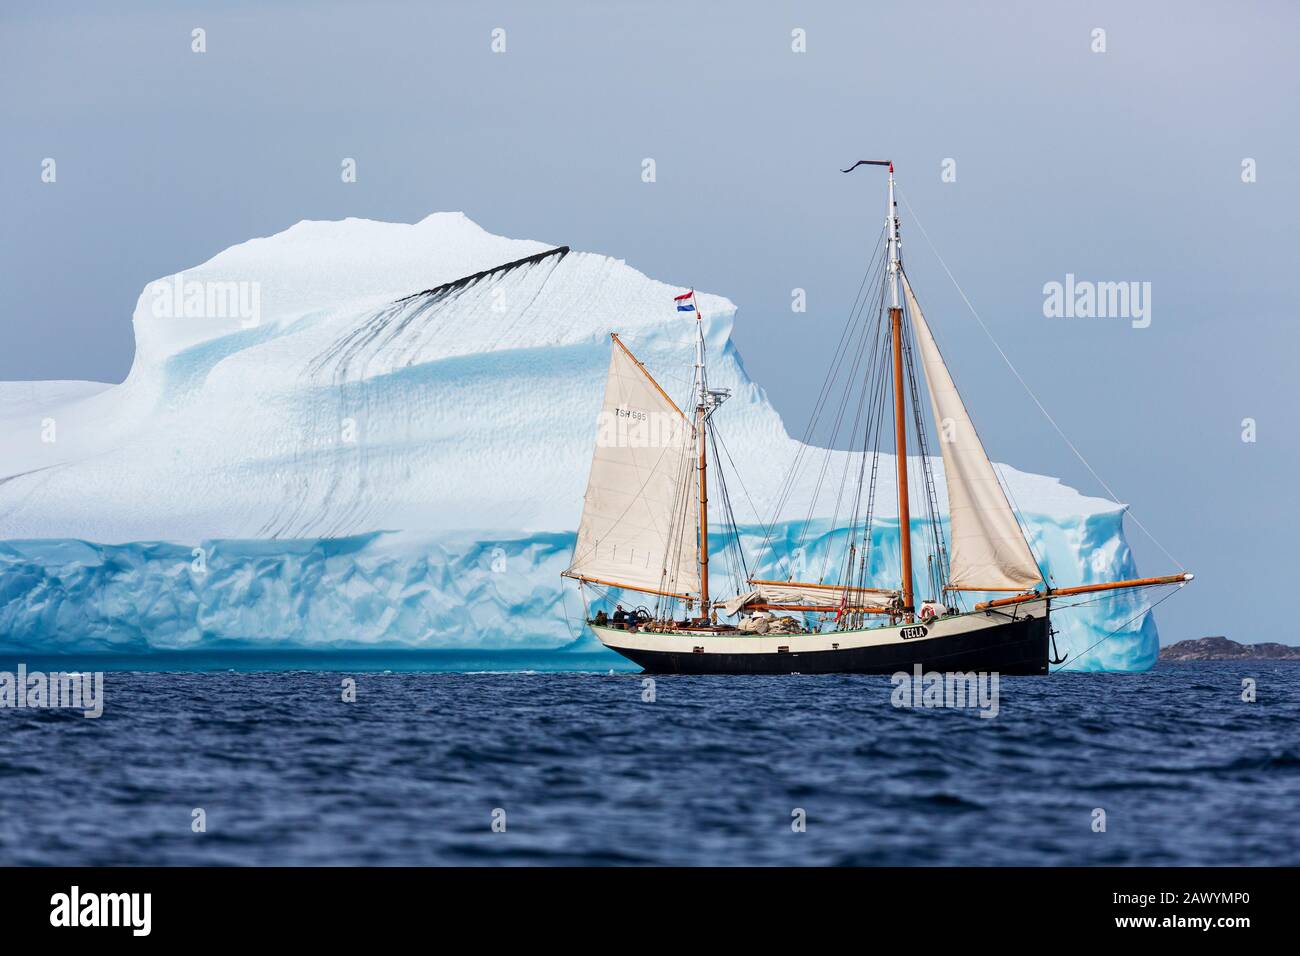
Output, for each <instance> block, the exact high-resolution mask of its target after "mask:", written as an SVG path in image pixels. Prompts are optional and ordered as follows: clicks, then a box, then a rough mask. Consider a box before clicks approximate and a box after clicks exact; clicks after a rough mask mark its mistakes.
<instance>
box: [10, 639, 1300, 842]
mask: <svg viewBox="0 0 1300 956" xmlns="http://www.w3.org/2000/svg"><path fill="white" fill-rule="evenodd" d="M113 660H114V662H115V663H116V664H117V665H119V666H121V667H127V668H136V669H127V670H121V669H119V670H112V671H110V672H108V673H107V674H106V676H105V697H106V703H105V709H104V715H103V716H102V717H101V718H100V719H98V720H89V719H86V718H84V717H82V716H80V715H79V714H77V713H74V712H69V711H53V710H30V709H29V710H15V709H5V710H0V864H6V865H8V864H308V865H310V864H331V865H346V864H722V865H778V864H796V865H798V864H893V865H910V864H926V865H933V864H1069V865H1090V864H1211V865H1214V864H1246V865H1250V864H1267V863H1272V864H1290V865H1295V864H1300V835H1297V829H1296V827H1295V825H1294V824H1295V821H1294V814H1295V808H1296V806H1298V805H1300V734H1298V733H1297V727H1298V726H1300V724H1297V717H1300V666H1296V665H1294V664H1286V663H1271V664H1269V663H1260V664H1240V663H1204V664H1171V665H1161V666H1159V667H1157V668H1156V669H1155V670H1154V671H1151V672H1149V673H1145V674H1136V675H1118V674H1057V675H1053V676H1051V677H1049V678H1004V679H1002V680H1001V682H1000V687H999V690H1000V699H999V712H998V715H997V716H996V717H995V718H993V719H983V718H980V717H979V716H978V714H979V711H978V710H975V709H970V710H958V709H931V710H906V709H900V708H896V707H894V706H892V704H891V701H890V697H891V691H892V689H893V688H892V685H891V683H890V680H889V678H887V677H849V676H830V677H812V676H808V677H781V678H763V677H748V678H719V677H659V678H656V679H655V681H654V684H653V690H654V700H653V701H652V702H648V701H646V700H644V699H643V697H644V696H645V694H646V691H647V685H646V684H645V683H644V679H643V678H642V677H641V676H640V675H639V674H638V673H636V672H635V669H629V667H628V666H627V665H626V664H625V663H624V662H621V659H619V658H616V657H614V656H612V655H610V654H607V653H604V652H601V653H594V654H549V655H526V654H491V653H486V654H478V655H456V654H433V655H421V654H403V655H384V654H370V655H356V654H339V655H333V656H330V655H301V654H289V655H278V656H277V655H269V654H268V655H256V656H250V655H249V654H247V653H230V654H224V655H223V654H221V653H215V652H214V653H210V654H207V655H205V656H204V657H203V658H193V657H189V658H184V659H180V660H172V661H168V660H162V661H160V660H159V659H156V658H154V659H150V660H149V661H148V662H146V663H142V662H140V661H131V660H121V659H113ZM14 663H15V662H13V661H5V662H0V669H10V670H12V669H13V668H14ZM25 663H26V664H27V665H28V667H29V668H32V669H47V670H54V669H60V668H62V669H73V668H82V667H84V668H86V669H94V668H100V669H106V664H107V662H106V661H105V660H99V661H96V660H93V659H78V660H77V661H75V662H73V661H67V660H63V661H57V660H37V659H26V660H25ZM145 666H150V667H159V666H161V667H169V668H174V670H172V671H170V672H158V671H156V670H144V669H139V668H143V667H145ZM180 667H185V668H187V669H186V670H184V671H181V670H178V668H180ZM611 668H612V669H613V670H614V673H612V674H611V673H610V670H611ZM385 671H387V672H385ZM345 677H352V678H354V679H355V681H356V688H357V699H356V701H355V702H353V703H345V702H343V700H342V699H341V698H342V690H341V685H342V682H343V680H344V678H345ZM1243 677H1250V678H1253V679H1254V680H1255V681H1256V685H1257V690H1256V693H1257V696H1258V699H1257V700H1256V701H1255V702H1254V703H1245V702H1243V701H1242V699H1241V695H1242V679H1243ZM196 808H201V809H202V810H203V811H204V813H205V815H206V832H203V833H195V832H193V830H192V820H193V811H194V810H195V809H196ZM1097 808H1100V809H1102V810H1104V811H1105V815H1106V818H1105V819H1106V829H1105V832H1094V829H1093V827H1094V822H1093V821H1094V810H1095V809H1097ZM796 810H802V811H803V812H804V814H805V816H806V829H805V831H804V832H795V831H794V830H793V829H792V825H791V824H792V821H793V820H794V819H795V817H794V816H792V814H794V813H795V812H796ZM494 811H504V822H505V829H504V832H494V831H493V829H492V823H493V819H494ZM497 818H498V819H500V818H501V815H500V814H499V813H498V814H497Z"/></svg>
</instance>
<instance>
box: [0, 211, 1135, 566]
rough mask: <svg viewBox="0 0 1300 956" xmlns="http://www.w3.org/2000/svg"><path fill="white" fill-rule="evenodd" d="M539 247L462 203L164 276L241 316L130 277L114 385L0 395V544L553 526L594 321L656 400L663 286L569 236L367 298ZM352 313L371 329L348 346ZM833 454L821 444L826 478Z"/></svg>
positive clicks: (746, 449) (768, 487) (730, 318)
mask: <svg viewBox="0 0 1300 956" xmlns="http://www.w3.org/2000/svg"><path fill="white" fill-rule="evenodd" d="M551 247H552V246H551V244H549V243H542V242H533V241H523V240H513V239H506V238H503V237H500V236H494V235H492V234H490V233H487V232H485V231H484V230H483V229H481V228H479V227H478V226H477V225H476V224H474V223H473V222H471V221H470V220H469V219H467V218H466V217H465V216H464V215H463V214H461V213H436V214H434V215H431V216H429V217H427V218H426V219H424V220H422V221H420V222H419V223H416V224H415V225H405V224H397V223H381V222H373V221H369V220H358V219H348V220H344V221H342V222H300V223H298V224H297V225H295V226H293V227H291V228H289V229H286V230H285V231H284V232H281V233H278V234H276V235H274V236H270V237H268V238H263V239H253V240H250V241H248V242H245V243H242V244H240V245H237V246H233V247H231V248H230V249H227V250H226V251H224V252H222V253H220V254H219V255H217V256H215V257H213V258H212V259H210V260H208V261H207V262H205V263H204V264H203V265H201V266H198V267H196V268H193V269H188V270H185V272H184V273H183V274H182V275H183V281H184V282H186V283H191V282H200V283H205V284H218V283H228V282H236V283H241V282H242V283H254V282H255V283H257V284H258V286H259V287H260V296H261V303H260V304H261V317H260V323H259V324H258V325H257V326H256V327H252V328H244V327H243V323H241V322H240V321H239V319H238V318H185V317H176V318H172V317H165V318H159V317H155V315H154V314H153V311H152V310H153V304H154V301H155V293H154V291H153V290H154V286H153V285H152V284H151V286H150V287H147V288H146V289H145V291H144V292H142V293H141V296H140V299H139V301H138V302H137V305H136V310H135V315H134V319H133V322H134V328H135V338H136V358H135V363H134V365H133V367H132V369H131V372H130V375H129V376H128V377H127V380H126V381H125V382H123V383H122V384H120V385H116V386H109V387H99V388H96V387H95V385H94V383H58V386H57V387H56V385H55V383H39V384H38V383H5V385H4V386H3V387H2V388H0V397H3V398H4V399H5V410H4V412H3V414H2V415H0V449H3V454H4V458H3V465H2V466H0V538H31V537H46V538H47V537H64V538H82V539H88V540H93V541H100V542H128V541H139V540H173V541H189V540H198V539H205V538H268V537H270V538H283V537H292V538H311V537H327V536H340V535H349V534H357V533H362V532H367V531H372V530H406V531H425V532H427V531H435V530H437V531H448V530H465V529H484V528H497V529H499V528H508V529H512V530H518V531H535V530H569V529H572V528H573V527H574V526H575V525H576V523H577V518H578V515H579V513H580V511H581V500H582V493H583V490H584V488H585V485H586V479H587V470H588V466H589V463H590V454H591V447H592V442H593V439H594V435H595V428H596V422H595V415H596V410H597V409H598V407H599V403H600V393H601V390H602V388H603V386H604V369H605V365H606V363H607V361H608V349H609V348H610V343H609V333H610V332H611V331H617V332H619V333H620V334H621V335H622V337H623V340H624V341H625V342H626V343H627V344H628V346H629V347H630V348H631V349H632V350H633V351H634V352H635V353H636V354H637V356H638V358H640V359H641V361H642V362H644V363H645V364H646V366H647V367H648V368H649V369H650V370H651V371H652V373H653V374H655V375H656V377H657V378H658V379H659V380H660V382H661V383H662V384H663V386H664V387H665V389H667V390H668V391H669V393H670V394H672V395H673V396H674V397H676V398H681V397H682V394H683V392H684V391H685V390H686V389H687V387H688V379H689V375H690V365H691V362H692V361H693V359H692V348H693V346H692V342H693V335H694V328H693V322H692V321H691V320H690V319H689V318H687V317H681V316H679V313H677V312H676V311H675V310H674V309H673V305H672V296H673V295H675V294H677V293H679V292H680V291H682V289H681V287H679V286H673V285H667V284H665V283H662V282H658V281H656V280H653V279H650V278H648V277H646V276H645V275H643V274H642V273H640V272H638V271H636V270H635V269H633V268H632V267H630V266H628V265H627V264H626V263H624V262H622V261H621V260H615V259H611V258H609V257H607V256H602V255H596V254H592V253H580V252H574V253H570V254H569V255H567V256H565V257H563V258H559V257H553V258H551V259H546V260H543V261H542V262H539V263H536V264H533V265H531V266H528V267H524V268H520V269H516V270H513V271H511V272H509V273H506V274H504V275H500V276H495V277H493V276H489V277H488V278H486V279H484V280H482V281H480V282H478V283H475V284H474V285H472V286H470V287H468V288H466V289H463V290H461V291H460V292H458V293H456V294H455V295H453V296H452V297H450V298H449V299H445V300H443V301H442V302H440V303H437V304H435V305H433V306H431V307H429V308H427V309H426V310H424V311H419V310H417V309H415V308H408V309H407V310H406V313H407V314H403V313H402V310H400V309H398V310H392V311H396V312H397V313H398V314H396V315H392V314H390V313H389V312H386V311H385V309H386V307H388V306H390V305H391V303H393V302H394V301H395V300H397V299H399V298H401V297H403V296H408V295H410V294H412V293H416V292H420V291H422V290H424V289H428V288H431V287H433V286H436V285H439V284H441V283H445V282H449V281H451V280H455V279H458V278H461V277H463V276H467V275H470V274H473V273H476V272H480V271H482V270H486V269H490V268H492V267H494V266H497V265H500V264H503V263H506V262H510V261H514V260H517V259H521V258H524V257H526V256H530V255H533V254H535V253H538V252H543V251H545V250H546V249H548V248H551ZM172 278H173V277H166V278H165V279H164V280H161V281H163V282H166V283H170V282H171V281H172ZM699 298H700V304H701V311H702V313H703V315H704V317H705V323H706V330H707V337H708V342H709V349H710V361H711V368H710V375H711V382H712V383H713V384H716V385H720V386H724V387H729V388H731V389H732V390H733V392H734V397H733V399H732V400H731V401H730V402H729V403H728V404H727V405H726V406H725V407H724V409H723V411H722V412H720V413H719V426H720V427H721V428H722V429H723V434H724V436H725V440H726V443H727V446H728V448H729V449H730V451H731V453H732V455H733V456H734V457H735V459H736V464H737V466H738V469H739V470H740V472H741V476H742V478H743V481H744V484H745V487H746V488H747V489H748V490H749V492H750V494H751V495H752V496H753V504H754V509H755V510H756V511H757V513H758V514H760V515H761V516H762V518H763V520H764V521H766V520H768V519H770V518H771V517H772V515H771V510H770V509H771V507H772V502H773V500H774V497H775V493H776V492H777V490H778V487H779V485H780V483H781V481H782V479H783V478H784V476H785V473H786V471H787V470H788V466H789V463H790V462H791V460H792V459H793V457H794V454H795V451H796V449H797V448H798V444H797V442H796V441H795V440H794V439H792V438H791V437H790V436H789V434H787V432H786V429H785V427H784V425H783V423H782V421H781V419H780V417H779V416H778V414H777V413H776V411H775V410H774V409H773V408H772V406H771V404H770V403H769V402H768V400H767V397H766V395H765V394H764V392H763V390H762V388H761V387H759V386H758V385H757V384H755V383H754V382H752V381H750V379H749V378H748V376H747V375H746V373H745V371H744V368H743V366H742V364H741V363H740V361H739V356H738V355H737V353H736V351H735V349H734V347H733V346H732V345H731V344H730V334H731V329H732V324H733V322H734V321H735V317H736V307H735V306H734V305H733V304H732V303H731V302H730V301H729V300H727V299H725V298H722V297H721V296H716V295H709V294H701V295H700V297H699ZM403 323H405V324H404V326H403V327H401V328H400V330H397V327H398V326H399V325H402V324H403ZM372 327H382V328H383V330H384V331H383V333H382V334H380V335H376V336H375V337H374V338H373V339H370V340H367V339H366V336H367V335H368V334H369V332H370V330H371V329H372ZM390 332H391V334H390ZM350 335H351V336H352V339H351V340H349V338H348V337H349V336H350ZM340 343H342V346H341V347H340ZM16 394H18V395H25V396H26V397H25V398H24V399H23V400H22V401H19V402H15V401H13V396H14V395H16ZM51 421H52V422H53V425H54V428H55V432H54V435H53V440H49V439H50V437H51V436H50V435H49V433H48V424H49V422H51ZM43 423H44V424H43ZM345 438H353V439H354V440H352V441H347V440H345ZM846 454H847V453H846ZM809 459H810V461H811V462H812V465H811V466H810V467H806V468H804V469H803V474H802V475H801V479H802V480H801V484H802V486H803V488H804V491H805V493H804V494H800V490H799V489H796V491H795V493H794V494H792V495H791V496H790V505H789V511H790V514H791V515H794V514H798V515H802V514H803V513H804V512H805V511H806V508H807V504H808V497H809V495H810V494H811V483H812V481H813V480H814V479H815V475H816V473H817V471H818V470H819V469H820V466H821V461H822V456H821V454H820V453H818V454H817V455H815V456H809ZM841 462H842V458H841V456H839V455H836V456H834V459H833V460H832V463H831V465H830V469H829V473H830V474H832V475H836V474H838V473H839V472H840V470H841V469H842V467H843V465H842V463H841ZM936 465H937V466H938V470H937V472H936V474H938V475H940V476H941V475H942V471H941V468H942V466H941V465H940V464H939V463H937V462H936ZM892 473H893V467H892V465H889V466H888V467H885V466H884V465H882V468H881V474H882V475H883V476H884V480H883V481H882V483H881V484H880V485H879V491H878V494H877V502H878V509H877V510H878V514H880V515H881V516H882V517H889V516H891V515H893V514H895V510H894V509H893V504H892V502H893V497H894V494H893V488H892V485H891V484H890V482H891V481H892V478H891V477H890V476H891V475H892ZM1003 474H1004V475H1005V477H1006V480H1007V482H1008V484H1009V485H1010V487H1011V489H1012V491H1013V494H1014V496H1015V499H1016V501H1017V502H1018V504H1019V505H1020V507H1021V508H1022V509H1024V511H1025V512H1026V513H1032V514H1040V515H1049V516H1057V517H1059V516H1067V515H1073V516H1080V515H1087V514H1097V513H1100V512H1106V511H1114V510H1115V509H1116V508H1118V507H1119V506H1117V505H1115V504H1114V503H1112V502H1108V501H1102V500H1099V499H1095V498H1086V497H1083V496H1081V495H1079V494H1078V493H1077V492H1075V491H1074V490H1073V489H1071V488H1069V487H1067V486H1065V485H1062V484H1061V483H1060V482H1059V481H1058V480H1057V479H1055V478H1048V477H1043V476H1040V475H1032V474H1027V473H1024V472H1019V471H1016V470H1014V469H1010V468H1004V470H1003ZM939 484H940V491H941V492H942V481H941V480H940V482H939ZM941 504H942V502H941ZM827 507H829V505H828V506H827ZM742 508H743V509H745V510H747V506H746V505H742ZM738 517H740V518H741V519H742V520H747V519H754V514H753V513H752V512H751V513H749V514H740V513H738Z"/></svg>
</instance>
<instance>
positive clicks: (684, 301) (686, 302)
mask: <svg viewBox="0 0 1300 956" xmlns="http://www.w3.org/2000/svg"><path fill="white" fill-rule="evenodd" d="M694 298H695V290H694V289H692V290H691V291H690V292H684V293H682V294H681V295H675V296H673V301H674V302H676V303H677V311H678V312H694V311H695V303H694V302H692V301H691V300H692V299H694Z"/></svg>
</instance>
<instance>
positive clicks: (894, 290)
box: [885, 162, 914, 621]
mask: <svg viewBox="0 0 1300 956" xmlns="http://www.w3.org/2000/svg"><path fill="white" fill-rule="evenodd" d="M885 228H886V229H887V230H888V234H889V299H890V306H889V326H890V333H891V335H892V336H893V340H894V445H895V452H896V455H895V459H896V465H897V468H898V542H899V547H900V550H901V551H902V559H903V561H902V563H903V587H902V591H903V615H904V617H905V618H906V619H907V620H909V621H910V620H911V618H912V611H913V609H914V605H913V601H912V510H911V504H910V500H909V496H908V491H907V415H906V406H905V404H904V392H903V310H902V308H901V307H900V306H899V304H898V270H899V256H898V247H899V238H898V207H897V206H896V205H895V203H894V164H893V163H892V162H891V163H890V164H889V218H888V219H886V220H885Z"/></svg>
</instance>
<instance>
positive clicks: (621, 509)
mask: <svg viewBox="0 0 1300 956" xmlns="http://www.w3.org/2000/svg"><path fill="white" fill-rule="evenodd" d="M613 342H614V344H613V348H612V350H611V352H612V354H611V355H610V360H609V377H608V379H606V382H605V403H604V405H603V406H602V408H601V412H600V429H599V433H598V435H597V438H596V451H595V454H594V455H593V456H592V461H591V477H590V478H588V480H587V494H586V496H585V498H584V504H583V509H582V521H581V523H580V524H579V525H578V540H577V544H576V545H575V547H574V552H573V564H572V565H571V566H570V567H569V570H568V572H567V573H568V574H569V575H570V576H572V577H577V578H583V579H586V580H591V581H596V582H600V583H603V584H612V585H617V586H619V587H626V588H631V589H633V590H639V591H647V592H662V593H667V594H677V595H686V594H690V595H694V596H698V594H699V591H700V569H699V564H698V548H699V544H698V538H697V533H698V525H699V513H700V511H699V507H700V506H699V493H698V481H699V475H698V472H697V470H696V456H695V453H694V452H695V437H694V430H693V428H692V426H691V423H690V422H689V421H688V420H687V419H686V417H685V416H684V415H683V414H682V412H681V411H680V410H679V409H678V408H677V406H676V405H675V404H673V402H672V400H671V399H669V398H668V396H667V395H666V394H664V391H663V390H662V389H661V388H660V387H659V385H658V384H657V383H656V382H655V381H654V379H652V378H651V377H650V375H649V373H648V372H646V370H645V369H644V368H643V367H642V365H641V363H640V362H638V361H637V360H636V358H635V357H633V355H632V353H631V352H629V351H628V350H627V348H626V347H625V346H624V345H623V343H622V342H620V341H619V339H618V337H617V336H614V337H613Z"/></svg>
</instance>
